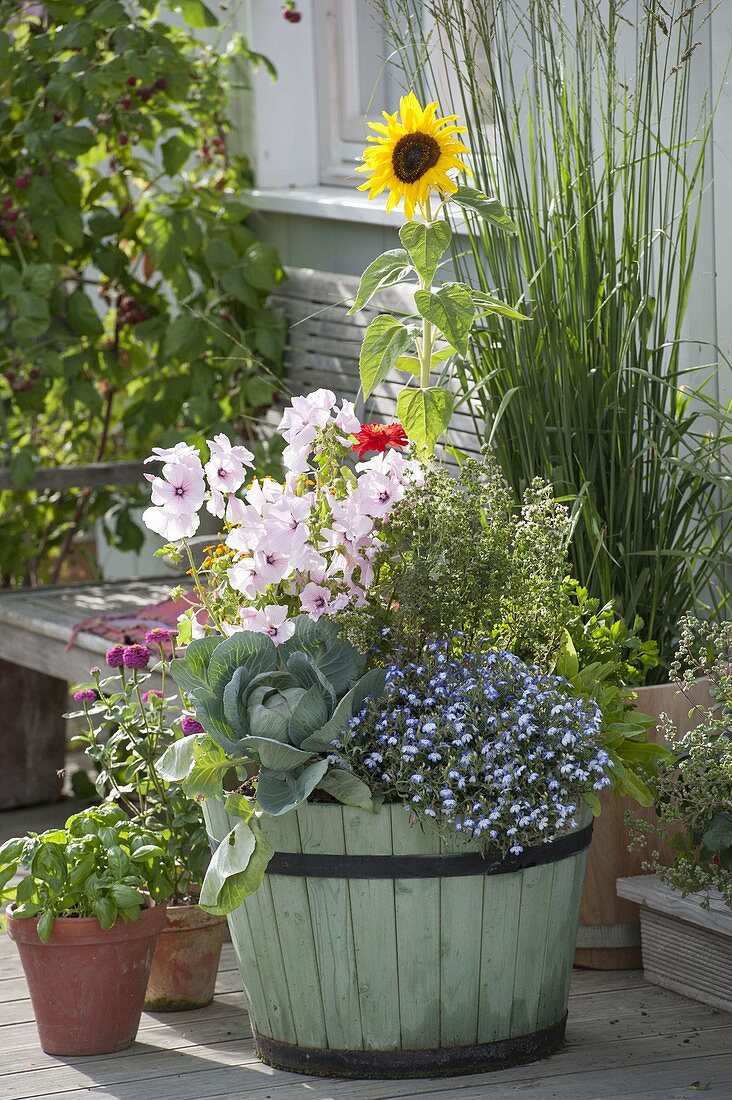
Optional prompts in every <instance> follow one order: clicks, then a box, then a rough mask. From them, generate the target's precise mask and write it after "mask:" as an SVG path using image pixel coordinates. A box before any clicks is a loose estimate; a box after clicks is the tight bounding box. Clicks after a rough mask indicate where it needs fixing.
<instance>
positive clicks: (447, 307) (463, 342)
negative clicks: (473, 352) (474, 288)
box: [414, 283, 475, 355]
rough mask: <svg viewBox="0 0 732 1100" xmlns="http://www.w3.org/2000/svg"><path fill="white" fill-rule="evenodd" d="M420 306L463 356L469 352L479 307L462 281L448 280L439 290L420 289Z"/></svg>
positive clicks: (422, 312)
mask: <svg viewBox="0 0 732 1100" xmlns="http://www.w3.org/2000/svg"><path fill="white" fill-rule="evenodd" d="M414 301H415V303H416V306H417V309H418V310H419V312H420V313H421V315H422V316H423V317H424V318H425V320H427V321H431V322H432V324H433V325H434V326H435V327H436V328H437V329H438V330H439V332H440V333H441V334H442V335H443V336H444V337H445V339H446V340H447V342H448V344H451V345H452V347H454V348H455V350H456V351H458V352H460V354H461V355H467V354H468V346H469V342H470V329H471V328H472V325H473V320H474V318H475V306H474V305H473V297H472V294H471V292H470V290H469V289H468V288H467V287H466V286H463V285H462V283H445V284H444V286H441V287H440V289H439V290H437V291H430V290H418V291H417V292H416V294H415V295H414Z"/></svg>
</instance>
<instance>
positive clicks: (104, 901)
mask: <svg viewBox="0 0 732 1100" xmlns="http://www.w3.org/2000/svg"><path fill="white" fill-rule="evenodd" d="M92 911H93V913H94V916H95V917H96V918H97V920H98V921H99V923H100V924H101V926H102V928H111V927H112V925H113V924H114V923H115V921H116V920H117V906H116V905H115V904H114V902H113V901H112V899H111V898H110V897H106V898H97V899H96V900H95V901H93V902H92Z"/></svg>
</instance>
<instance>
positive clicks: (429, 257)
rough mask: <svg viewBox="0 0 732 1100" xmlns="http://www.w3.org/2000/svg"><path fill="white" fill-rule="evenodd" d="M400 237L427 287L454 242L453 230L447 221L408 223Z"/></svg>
mask: <svg viewBox="0 0 732 1100" xmlns="http://www.w3.org/2000/svg"><path fill="white" fill-rule="evenodd" d="M399 237H400V238H401V242H402V244H403V245H404V247H405V248H406V249H407V251H408V252H409V255H410V257H411V260H412V263H413V264H414V266H415V268H416V269H417V272H418V274H419V275H421V277H422V279H423V280H424V282H425V283H426V284H427V286H431V285H432V280H433V279H434V277H435V272H436V271H437V265H438V264H439V262H440V260H441V259H442V257H443V255H444V254H445V251H446V250H447V248H448V247H449V244H450V241H451V240H452V230H451V229H450V226H449V225H448V223H447V222H446V221H436V222H430V223H429V224H425V223H424V222H416V221H414V222H407V223H406V224H405V225H403V226H402V228H401V229H400V230H399Z"/></svg>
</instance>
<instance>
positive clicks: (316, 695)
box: [287, 684, 332, 745]
mask: <svg viewBox="0 0 732 1100" xmlns="http://www.w3.org/2000/svg"><path fill="white" fill-rule="evenodd" d="M331 709H332V708H331V707H329V706H328V704H327V702H326V699H325V696H324V695H323V692H322V689H321V687H320V684H313V686H312V687H311V688H308V690H307V691H306V692H305V694H304V695H303V696H302V698H301V699H299V700H298V702H297V703H296V704H295V706H294V707H293V710H292V714H291V715H290V721H289V723H288V726H287V735H288V737H289V739H290V741H291V743H292V744H293V745H300V744H301V743H302V741H304V740H305V738H306V737H309V736H310V734H311V733H314V732H315V730H317V729H320V727H321V726H323V725H325V723H326V722H327V721H328V718H329V717H330V714H331Z"/></svg>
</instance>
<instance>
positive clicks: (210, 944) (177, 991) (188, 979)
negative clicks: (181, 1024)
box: [145, 905, 226, 1012]
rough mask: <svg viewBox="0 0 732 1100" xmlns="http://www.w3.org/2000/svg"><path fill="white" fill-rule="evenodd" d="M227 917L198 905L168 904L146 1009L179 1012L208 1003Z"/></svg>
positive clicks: (154, 958)
mask: <svg viewBox="0 0 732 1100" xmlns="http://www.w3.org/2000/svg"><path fill="white" fill-rule="evenodd" d="M225 934H226V917H214V916H212V915H211V914H210V913H204V911H203V909H199V907H198V906H197V905H173V906H169V907H168V911H167V921H166V924H165V927H164V928H163V930H162V932H161V933H160V937H159V938H158V942H157V945H156V947H155V955H154V957H153V964H152V970H151V971H150V980H149V981H148V983H147V993H146V994H145V1008H146V1009H147V1011H148V1012H178V1011H180V1010H183V1009H187V1008H203V1007H204V1006H205V1005H208V1004H211V1001H212V1000H213V995H214V986H215V985H216V974H217V971H218V968H219V958H220V957H221V945H222V943H223V942H224V936H225Z"/></svg>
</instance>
